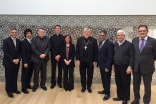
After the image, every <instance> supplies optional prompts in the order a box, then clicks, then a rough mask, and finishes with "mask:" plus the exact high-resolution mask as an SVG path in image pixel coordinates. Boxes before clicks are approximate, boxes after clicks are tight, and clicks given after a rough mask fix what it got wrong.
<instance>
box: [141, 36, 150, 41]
mask: <svg viewBox="0 0 156 104" xmlns="http://www.w3.org/2000/svg"><path fill="white" fill-rule="evenodd" d="M147 38H148V36H146V37H145V38H141V37H139V40H141V39H144V40H146V41H147Z"/></svg>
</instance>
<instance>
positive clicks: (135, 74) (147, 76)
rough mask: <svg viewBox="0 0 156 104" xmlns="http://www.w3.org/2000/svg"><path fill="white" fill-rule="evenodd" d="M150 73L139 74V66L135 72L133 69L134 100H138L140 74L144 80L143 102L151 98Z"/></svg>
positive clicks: (145, 102) (147, 103)
mask: <svg viewBox="0 0 156 104" xmlns="http://www.w3.org/2000/svg"><path fill="white" fill-rule="evenodd" d="M152 75H153V73H151V74H141V72H140V68H139V70H138V71H137V72H134V71H133V91H134V97H135V99H136V100H140V83H141V76H142V78H143V82H144V91H145V93H144V97H143V102H144V104H149V103H150V100H151V82H152Z"/></svg>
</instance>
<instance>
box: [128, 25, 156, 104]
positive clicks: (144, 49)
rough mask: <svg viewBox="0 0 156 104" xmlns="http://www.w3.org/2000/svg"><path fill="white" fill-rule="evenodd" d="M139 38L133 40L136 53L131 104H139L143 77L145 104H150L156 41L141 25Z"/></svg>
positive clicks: (145, 27) (146, 28)
mask: <svg viewBox="0 0 156 104" xmlns="http://www.w3.org/2000/svg"><path fill="white" fill-rule="evenodd" d="M138 34H139V37H137V38H134V39H133V40H132V44H133V47H134V52H135V61H134V70H133V91H134V97H135V99H134V101H133V102H132V103H131V104H139V100H140V83H141V77H142V78H143V81H144V87H145V94H144V97H143V102H144V104H149V103H150V100H151V82H152V75H153V72H154V71H155V66H154V61H155V60H156V40H155V39H154V38H151V37H149V36H148V35H147V34H148V27H147V26H146V25H140V26H139V27H138Z"/></svg>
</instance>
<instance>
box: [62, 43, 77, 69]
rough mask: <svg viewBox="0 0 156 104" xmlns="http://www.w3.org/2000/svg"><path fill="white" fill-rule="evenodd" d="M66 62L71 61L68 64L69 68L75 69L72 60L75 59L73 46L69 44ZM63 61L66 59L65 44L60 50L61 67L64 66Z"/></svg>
mask: <svg viewBox="0 0 156 104" xmlns="http://www.w3.org/2000/svg"><path fill="white" fill-rule="evenodd" d="M68 57H69V58H68V60H72V61H71V62H70V64H69V66H70V67H75V60H74V57H75V46H74V44H70V47H69V55H68ZM64 59H66V44H63V45H62V48H61V60H62V65H63V66H65V65H66V64H65V62H64Z"/></svg>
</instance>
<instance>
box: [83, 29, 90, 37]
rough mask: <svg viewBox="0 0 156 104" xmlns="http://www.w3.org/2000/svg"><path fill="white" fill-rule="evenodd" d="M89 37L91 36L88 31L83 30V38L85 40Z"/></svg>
mask: <svg viewBox="0 0 156 104" xmlns="http://www.w3.org/2000/svg"><path fill="white" fill-rule="evenodd" d="M90 35H91V32H90V31H89V30H84V31H83V36H84V37H85V38H89V37H90Z"/></svg>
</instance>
